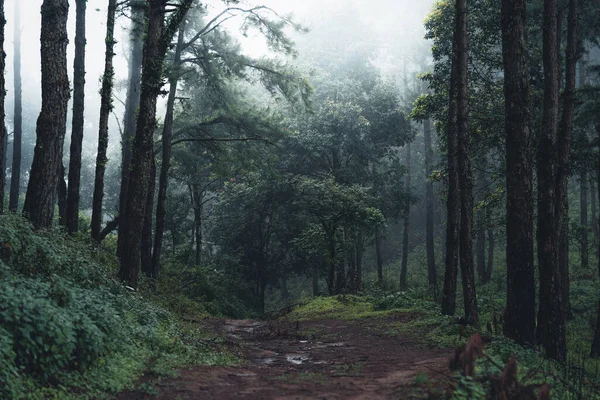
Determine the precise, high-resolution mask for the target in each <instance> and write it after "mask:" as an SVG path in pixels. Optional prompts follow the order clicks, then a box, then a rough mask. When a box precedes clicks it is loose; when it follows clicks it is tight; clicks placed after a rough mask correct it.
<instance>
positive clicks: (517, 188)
mask: <svg viewBox="0 0 600 400" xmlns="http://www.w3.org/2000/svg"><path fill="white" fill-rule="evenodd" d="M501 12H502V18H501V26H502V56H503V60H504V96H505V109H506V112H505V118H506V121H505V132H506V198H507V202H506V265H507V274H506V287H507V294H506V313H505V316H504V334H505V335H506V336H507V337H509V338H511V339H514V340H516V341H517V342H519V343H530V344H533V343H534V342H535V337H534V331H535V282H534V267H533V183H532V182H533V167H532V153H531V145H532V140H531V129H530V123H531V122H530V114H529V110H530V100H529V99H530V96H529V74H528V70H529V67H528V63H527V48H526V41H525V40H526V32H527V24H526V21H527V7H526V1H525V0H503V1H502V11H501Z"/></svg>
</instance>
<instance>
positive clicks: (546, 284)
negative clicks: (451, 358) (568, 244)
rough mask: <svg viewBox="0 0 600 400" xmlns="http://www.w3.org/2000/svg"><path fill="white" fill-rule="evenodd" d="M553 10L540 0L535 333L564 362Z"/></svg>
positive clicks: (551, 0)
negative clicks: (540, 105)
mask: <svg viewBox="0 0 600 400" xmlns="http://www.w3.org/2000/svg"><path fill="white" fill-rule="evenodd" d="M557 13H558V1H557V0H544V22H543V41H544V43H543V64H544V110H543V118H542V129H541V132H540V137H539V145H538V154H537V157H538V160H537V161H538V163H537V178H538V222H537V250H538V265H539V279H540V292H539V312H538V328H537V336H538V340H539V343H540V344H541V345H542V346H543V348H544V350H545V352H546V355H547V356H548V357H549V358H553V359H557V360H560V361H564V360H565V359H566V339H565V322H564V315H563V307H562V288H561V276H560V275H561V274H560V271H559V265H558V232H559V229H560V222H561V221H560V217H561V213H562V211H561V210H558V211H557V199H560V198H562V197H561V196H562V194H560V195H557V191H558V190H557V189H558V188H559V186H560V185H556V177H557V173H556V163H557V160H556V156H555V152H556V146H555V141H556V136H557V127H558V103H559V99H558V92H559V90H558V86H559V65H558V45H557V34H558V32H557ZM559 150H560V148H559ZM558 208H559V209H560V208H562V207H558Z"/></svg>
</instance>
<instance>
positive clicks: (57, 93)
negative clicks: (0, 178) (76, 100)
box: [23, 0, 70, 229]
mask: <svg viewBox="0 0 600 400" xmlns="http://www.w3.org/2000/svg"><path fill="white" fill-rule="evenodd" d="M41 13H42V28H41V35H40V41H41V62H42V109H41V112H40V115H39V117H38V120H37V126H36V143H35V150H34V155H33V163H32V165H31V171H30V175H29V184H28V186H27V194H26V196H25V204H24V206H23V214H24V215H25V216H26V217H28V218H29V220H30V221H31V222H32V223H33V226H34V227H35V228H36V229H45V228H50V227H51V226H52V218H53V217H54V206H55V204H56V193H57V186H58V173H59V164H60V163H62V155H63V143H64V139H65V133H66V125H67V104H68V102H69V96H70V91H69V77H68V74H67V44H68V42H69V39H68V35H67V18H68V14H69V2H68V1H67V0H44V2H43V3H42V8H41Z"/></svg>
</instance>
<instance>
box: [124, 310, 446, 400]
mask: <svg viewBox="0 0 600 400" xmlns="http://www.w3.org/2000/svg"><path fill="white" fill-rule="evenodd" d="M410 318H411V316H410V315H406V314H395V315H392V316H389V317H387V318H385V319H379V320H375V319H363V320H354V321H346V320H335V319H325V320H315V321H306V322H300V323H297V324H296V323H280V322H258V321H251V320H244V321H236V320H212V321H209V322H207V323H208V324H210V325H211V326H212V327H213V328H214V329H216V330H219V331H220V332H222V333H224V334H225V335H226V336H227V337H228V339H229V343H230V350H231V351H233V352H234V353H236V354H238V355H239V356H240V357H241V358H242V359H245V360H247V362H246V365H244V366H240V367H195V368H192V369H189V370H183V371H180V373H179V375H178V377H176V378H171V379H165V380H162V381H160V382H158V384H157V389H158V392H159V395H158V396H151V395H148V394H146V393H143V392H127V393H122V394H121V395H119V396H118V397H117V399H119V400H134V399H136V400H137V399H158V400H172V399H181V400H183V399H423V398H436V397H438V395H437V393H440V391H443V387H444V382H443V376H444V375H445V374H446V372H447V368H446V365H447V363H448V358H449V356H450V353H451V350H447V349H434V348H429V347H426V346H424V345H423V344H422V342H419V340H417V339H415V338H410V337H407V336H392V335H389V334H385V333H384V332H385V331H386V330H387V327H389V326H391V325H392V324H397V323H402V322H406V321H408V320H409V319H410Z"/></svg>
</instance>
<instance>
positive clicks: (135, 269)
mask: <svg viewBox="0 0 600 400" xmlns="http://www.w3.org/2000/svg"><path fill="white" fill-rule="evenodd" d="M191 3H192V0H183V1H182V3H181V4H180V5H179V8H178V9H177V10H176V11H173V14H171V17H170V18H169V23H168V24H165V11H166V6H167V0H149V2H148V4H149V6H148V24H147V25H148V30H147V33H146V40H145V43H144V60H143V66H142V91H141V94H140V108H139V112H138V116H137V121H136V132H135V140H134V143H133V148H132V158H131V169H130V173H129V183H128V188H127V201H126V206H125V213H124V214H123V215H122V216H123V218H120V219H119V222H120V224H121V229H120V230H119V236H121V237H122V248H121V252H120V264H121V268H120V270H119V278H120V279H121V280H123V281H125V282H127V283H128V284H129V286H131V287H133V288H136V287H137V284H138V273H139V269H140V263H141V254H140V251H141V242H142V236H141V232H142V229H143V225H144V216H145V215H146V213H145V205H146V200H147V196H148V184H149V176H150V171H151V164H152V158H153V157H154V131H155V130H156V100H157V97H158V94H159V93H160V89H161V86H162V73H163V61H164V57H165V54H166V52H167V47H168V46H169V44H170V42H171V39H172V37H173V35H174V33H175V31H176V30H177V29H178V27H179V24H180V23H181V21H182V20H183V18H184V17H185V14H186V13H187V11H188V10H189V8H190V6H191Z"/></svg>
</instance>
